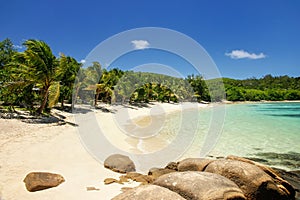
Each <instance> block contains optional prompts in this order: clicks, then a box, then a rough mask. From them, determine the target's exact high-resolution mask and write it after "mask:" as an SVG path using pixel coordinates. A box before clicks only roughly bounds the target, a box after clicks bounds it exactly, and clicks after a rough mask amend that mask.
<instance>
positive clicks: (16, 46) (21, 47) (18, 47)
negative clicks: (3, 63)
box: [13, 44, 23, 49]
mask: <svg viewBox="0 0 300 200" xmlns="http://www.w3.org/2000/svg"><path fill="white" fill-rule="evenodd" d="M13 47H14V48H16V49H23V46H22V45H15V44H14V45H13Z"/></svg>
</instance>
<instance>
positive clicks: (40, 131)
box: [0, 104, 208, 200]
mask: <svg viewBox="0 0 300 200" xmlns="http://www.w3.org/2000/svg"><path fill="white" fill-rule="evenodd" d="M195 105H196V106H197V107H199V108H202V107H206V106H208V105H204V104H185V105H182V104H152V105H150V107H143V108H131V109H126V112H128V113H127V115H129V116H130V118H131V119H133V121H134V122H135V123H136V124H137V125H139V126H142V127H143V126H147V125H148V123H149V122H150V121H151V115H152V114H163V113H165V114H167V113H172V112H176V111H179V110H180V109H189V108H194V107H195ZM105 108H106V109H108V110H109V111H113V112H103V111H101V110H95V113H96V116H97V120H98V122H99V124H101V125H102V126H103V127H104V129H107V130H111V131H110V132H112V133H114V134H112V135H111V136H110V138H109V139H110V140H114V138H115V137H119V136H120V135H122V134H123V133H122V131H120V130H119V129H118V127H117V125H116V123H112V122H113V121H112V120H114V119H116V118H115V116H116V115H117V113H120V112H123V111H124V109H125V108H124V106H106V107H105ZM151 110H152V111H151ZM153 110H154V111H153ZM55 112H58V114H60V115H64V116H65V117H66V118H65V121H67V122H71V123H74V122H75V120H74V116H73V114H70V113H62V112H60V111H58V110H55ZM153 112H154V113H153ZM0 127H1V128H0V179H1V182H0V197H1V200H14V199H24V200H27V199H28V200H29V199H30V200H35V199H36V200H37V199H39V200H40V199H45V200H46V199H51V200H55V199H57V200H61V199H74V200H76V199H78V200H79V199H90V200H92V199H111V198H112V197H114V196H116V195H117V194H119V193H121V188H122V187H134V186H137V185H139V183H136V182H129V183H127V184H124V185H121V184H116V183H114V184H110V185H104V182H103V181H104V179H105V178H118V177H119V176H120V174H118V173H115V172H112V171H110V170H108V169H106V168H104V166H103V165H102V164H101V163H100V162H98V161H97V160H96V159H94V158H93V156H92V155H90V154H89V153H88V152H87V150H86V149H85V148H84V146H83V145H82V143H81V139H80V137H79V134H78V128H77V127H76V126H72V125H69V124H64V125H61V124H59V123H49V124H42V123H37V124H32V123H26V122H22V121H21V120H17V119H0ZM117 141H118V142H117V145H124V147H122V148H124V149H126V148H129V147H128V146H127V147H126V144H127V145H128V143H124V141H123V138H122V137H119V139H118V140H117ZM34 171H42V172H43V171H45V172H52V173H58V174H61V175H62V176H63V177H64V178H65V180H66V181H65V182H64V183H62V184H61V185H59V186H58V187H55V188H51V189H47V190H42V191H38V192H28V191H27V190H26V188H25V184H24V183H23V179H24V177H25V176H26V175H27V174H28V173H29V172H34ZM87 187H95V188H96V189H99V190H92V191H87Z"/></svg>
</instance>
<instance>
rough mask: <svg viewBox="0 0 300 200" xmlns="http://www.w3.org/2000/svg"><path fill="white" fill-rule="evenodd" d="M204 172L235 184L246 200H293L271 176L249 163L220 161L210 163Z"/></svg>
mask: <svg viewBox="0 0 300 200" xmlns="http://www.w3.org/2000/svg"><path fill="white" fill-rule="evenodd" d="M205 171H206V172H211V173H215V174H220V175H222V176H224V177H226V178H228V179H230V180H231V181H233V182H235V183H236V184H237V185H238V186H239V188H241V190H242V191H243V192H244V194H245V196H246V197H247V199H248V200H274V199H276V200H288V199H293V197H291V196H289V194H288V191H287V190H286V189H285V188H282V187H278V186H277V184H276V183H275V182H274V181H273V179H272V177H271V176H269V175H268V174H267V173H265V172H264V171H263V170H262V169H261V168H259V167H258V166H255V165H252V164H250V163H246V162H242V161H237V160H225V159H220V160H216V161H214V162H211V163H210V164H209V165H208V166H207V167H206V169H205Z"/></svg>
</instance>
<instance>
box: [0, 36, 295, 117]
mask: <svg viewBox="0 0 300 200" xmlns="http://www.w3.org/2000/svg"><path fill="white" fill-rule="evenodd" d="M23 46H24V47H25V48H26V49H25V51H23V52H19V51H17V50H16V48H15V46H14V45H13V43H12V42H11V41H10V40H9V39H5V40H3V41H2V42H0V105H2V107H4V108H7V109H10V110H14V109H15V108H16V107H19V108H20V107H21V108H25V109H28V110H30V111H31V112H32V113H35V114H41V113H45V112H49V111H50V109H51V108H52V107H53V106H56V105H57V103H58V102H60V104H59V105H60V106H61V107H64V106H65V103H68V104H70V105H72V106H73V105H74V103H87V104H90V105H92V106H97V104H98V102H104V103H121V104H124V103H130V104H134V103H140V102H143V103H148V102H150V101H159V102H182V101H198V102H203V101H205V102H211V101H213V102H215V101H224V100H228V101H261V100H270V101H281V100H300V77H289V76H279V77H273V76H272V75H266V76H264V77H262V78H259V79H257V78H250V79H246V80H234V79H230V78H223V79H214V80H204V79H203V77H202V76H200V75H189V76H187V77H186V78H184V79H183V78H176V77H171V76H166V75H161V74H153V73H145V72H133V71H122V70H120V69H111V70H107V69H103V68H102V67H101V65H100V63H98V62H94V63H93V64H92V65H91V66H88V67H83V66H82V64H81V63H79V62H78V61H76V59H75V58H72V57H70V56H66V55H64V54H62V53H61V54H60V55H59V57H56V56H54V54H53V53H52V51H51V48H50V47H49V46H48V45H47V44H46V43H45V42H43V41H40V40H27V41H25V42H24V44H23ZM72 100H74V101H72Z"/></svg>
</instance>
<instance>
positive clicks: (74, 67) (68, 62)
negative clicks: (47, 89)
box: [58, 54, 81, 108]
mask: <svg viewBox="0 0 300 200" xmlns="http://www.w3.org/2000/svg"><path fill="white" fill-rule="evenodd" d="M80 66H81V64H80V63H78V62H77V61H76V60H75V59H74V58H72V57H69V56H65V55H64V54H61V55H60V59H59V69H58V77H59V80H60V96H59V98H60V102H61V107H62V108H63V107H64V100H65V99H68V100H69V101H71V99H72V92H73V86H74V82H75V80H76V75H77V73H78V71H79V68H80Z"/></svg>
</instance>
